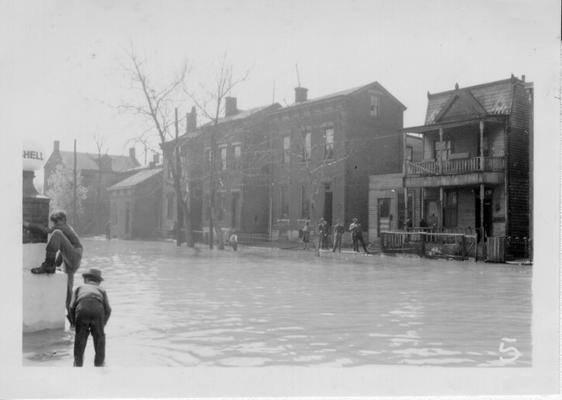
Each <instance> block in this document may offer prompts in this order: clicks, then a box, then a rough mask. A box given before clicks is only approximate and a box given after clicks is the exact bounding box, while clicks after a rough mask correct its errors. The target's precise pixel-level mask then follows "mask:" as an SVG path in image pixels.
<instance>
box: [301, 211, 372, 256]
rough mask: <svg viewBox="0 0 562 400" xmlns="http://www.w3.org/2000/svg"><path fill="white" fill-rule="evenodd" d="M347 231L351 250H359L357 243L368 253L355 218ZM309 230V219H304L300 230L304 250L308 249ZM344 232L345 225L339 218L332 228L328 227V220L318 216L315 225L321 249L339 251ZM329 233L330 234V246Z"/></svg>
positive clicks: (310, 229) (361, 231) (310, 230)
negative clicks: (316, 224)
mask: <svg viewBox="0 0 562 400" xmlns="http://www.w3.org/2000/svg"><path fill="white" fill-rule="evenodd" d="M348 231H349V232H351V240H352V242H353V251H355V252H359V244H361V246H362V247H363V250H364V251H365V253H369V251H368V250H367V246H366V245H365V241H364V240H363V230H362V228H361V224H360V223H359V220H358V219H357V218H353V220H352V222H351V224H350V225H349V229H348ZM311 232H312V228H311V226H310V221H306V222H305V223H304V226H303V227H302V229H301V232H300V237H301V239H302V241H303V243H304V250H308V247H309V243H310V235H311ZM345 232H346V229H345V226H344V225H343V224H342V223H341V222H340V221H339V220H336V224H335V225H334V226H333V228H330V226H329V225H328V222H327V221H326V220H325V219H324V218H320V220H319V222H318V226H317V233H318V247H319V248H322V249H329V248H330V247H331V248H332V252H334V253H335V252H336V250H337V251H338V252H341V247H342V237H343V234H344V233H345ZM330 234H332V245H331V246H330Z"/></svg>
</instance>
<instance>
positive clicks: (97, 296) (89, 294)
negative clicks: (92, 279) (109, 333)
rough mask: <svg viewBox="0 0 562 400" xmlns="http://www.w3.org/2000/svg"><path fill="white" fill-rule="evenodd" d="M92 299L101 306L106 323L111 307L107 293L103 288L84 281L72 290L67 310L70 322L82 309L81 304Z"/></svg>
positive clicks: (73, 321)
mask: <svg viewBox="0 0 562 400" xmlns="http://www.w3.org/2000/svg"><path fill="white" fill-rule="evenodd" d="M86 300H87V301H86ZM92 300H93V301H96V302H99V303H100V304H101V305H102V306H103V310H104V324H106V323H107V321H108V320H109V316H110V315H111V307H110V306H109V300H108V299H107V293H106V291H105V289H104V288H102V287H100V286H98V285H94V284H91V283H85V284H83V285H81V286H78V287H77V288H76V289H75V290H74V293H73V295H72V300H71V301H70V312H69V317H70V320H71V322H72V323H75V322H76V316H77V315H78V314H79V313H80V311H81V310H82V307H83V304H87V303H88V302H89V301H92Z"/></svg>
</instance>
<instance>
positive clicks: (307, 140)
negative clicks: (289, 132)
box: [302, 129, 312, 161]
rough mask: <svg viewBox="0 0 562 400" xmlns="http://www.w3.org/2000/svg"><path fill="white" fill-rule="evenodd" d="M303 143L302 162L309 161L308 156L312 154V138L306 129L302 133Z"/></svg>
mask: <svg viewBox="0 0 562 400" xmlns="http://www.w3.org/2000/svg"><path fill="white" fill-rule="evenodd" d="M303 142H304V146H303V149H302V160H303V161H309V160H310V154H311V153H312V138H311V135H310V130H308V129H307V130H306V131H304V133H303Z"/></svg>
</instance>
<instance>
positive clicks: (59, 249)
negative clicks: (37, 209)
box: [23, 211, 83, 312]
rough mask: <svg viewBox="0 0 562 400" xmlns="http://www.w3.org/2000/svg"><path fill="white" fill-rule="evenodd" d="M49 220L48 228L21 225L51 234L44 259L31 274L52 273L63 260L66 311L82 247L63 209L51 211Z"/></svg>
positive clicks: (32, 224)
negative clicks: (65, 281)
mask: <svg viewBox="0 0 562 400" xmlns="http://www.w3.org/2000/svg"><path fill="white" fill-rule="evenodd" d="M50 220H51V222H52V223H53V226H52V227H50V228H47V227H44V226H42V225H39V224H34V223H30V222H25V221H24V223H23V227H24V228H26V229H31V230H40V231H42V232H44V233H46V234H50V235H51V236H50V237H49V240H48V241H47V247H46V249H45V261H43V263H42V264H41V265H40V266H39V267H37V268H32V269H31V272H32V273H33V274H54V273H55V271H56V267H57V266H60V265H61V264H62V263H63V261H64V272H66V275H67V285H66V310H67V312H68V309H69V305H70V298H71V297H72V287H73V286H74V273H75V272H76V270H77V269H78V268H79V267H80V262H81V260H82V251H83V248H82V244H81V243H80V239H78V235H77V234H76V232H75V231H74V229H72V227H71V226H70V225H68V224H67V223H66V214H65V213H64V212H63V211H56V212H54V213H52V214H51V217H50Z"/></svg>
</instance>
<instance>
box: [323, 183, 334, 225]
mask: <svg viewBox="0 0 562 400" xmlns="http://www.w3.org/2000/svg"><path fill="white" fill-rule="evenodd" d="M324 189H325V190H324V215H323V217H324V220H325V221H326V222H327V223H328V226H332V199H333V195H332V190H331V188H330V184H326V186H325V188H324Z"/></svg>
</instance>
